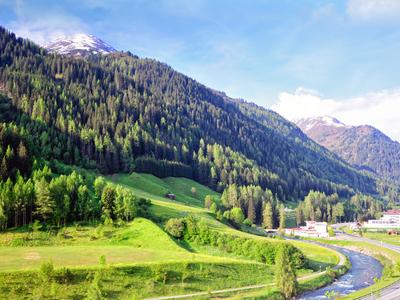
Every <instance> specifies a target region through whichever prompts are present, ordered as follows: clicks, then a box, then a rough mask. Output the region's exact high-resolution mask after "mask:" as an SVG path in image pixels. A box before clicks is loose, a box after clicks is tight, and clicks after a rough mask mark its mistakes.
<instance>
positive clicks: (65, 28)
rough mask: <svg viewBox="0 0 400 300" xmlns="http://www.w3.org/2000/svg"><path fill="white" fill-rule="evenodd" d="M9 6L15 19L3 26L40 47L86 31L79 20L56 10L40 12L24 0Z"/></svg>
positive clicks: (18, 0)
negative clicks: (58, 38)
mask: <svg viewBox="0 0 400 300" xmlns="http://www.w3.org/2000/svg"><path fill="white" fill-rule="evenodd" d="M0 1H3V0H0ZM4 1H8V0H4ZM6 4H7V2H6ZM9 5H10V6H11V8H12V10H13V11H14V13H15V15H16V18H15V20H13V21H11V22H10V23H8V24H3V25H5V26H6V27H7V29H9V30H11V31H13V32H14V33H15V34H16V35H17V36H20V37H23V38H28V39H30V40H32V41H34V42H36V43H38V44H40V45H44V44H45V43H47V42H49V41H51V40H54V39H55V38H56V37H59V36H64V35H71V34H73V33H78V32H86V31H87V26H86V25H85V24H83V23H82V22H81V21H80V19H78V18H76V17H74V16H72V15H68V14H65V13H64V12H62V11H59V10H57V9H52V10H50V9H49V10H46V11H41V10H39V9H38V8H37V7H34V5H33V6H32V3H30V2H26V1H24V0H16V1H12V3H9Z"/></svg>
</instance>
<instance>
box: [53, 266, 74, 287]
mask: <svg viewBox="0 0 400 300" xmlns="http://www.w3.org/2000/svg"><path fill="white" fill-rule="evenodd" d="M73 278H74V275H73V274H72V272H71V271H70V270H69V269H68V268H62V269H61V270H60V272H59V274H58V275H57V281H58V282H59V283H62V284H68V283H71V282H72V279H73Z"/></svg>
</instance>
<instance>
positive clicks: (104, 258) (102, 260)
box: [99, 255, 106, 266]
mask: <svg viewBox="0 0 400 300" xmlns="http://www.w3.org/2000/svg"><path fill="white" fill-rule="evenodd" d="M99 264H100V265H101V266H105V265H106V257H105V256H104V255H100V257H99Z"/></svg>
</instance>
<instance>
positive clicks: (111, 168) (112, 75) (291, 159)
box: [0, 29, 377, 201]
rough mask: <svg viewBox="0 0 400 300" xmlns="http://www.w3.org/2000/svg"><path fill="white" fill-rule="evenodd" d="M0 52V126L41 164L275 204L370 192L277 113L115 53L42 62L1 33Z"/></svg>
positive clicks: (363, 178) (362, 177) (43, 55)
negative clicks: (185, 183)
mask: <svg viewBox="0 0 400 300" xmlns="http://www.w3.org/2000/svg"><path fill="white" fill-rule="evenodd" d="M0 49H1V52H0V53H1V55H0V87H2V90H3V91H4V94H5V96H3V97H2V99H0V100H1V101H2V103H0V104H1V105H2V106H3V107H4V109H3V111H2V112H3V114H0V121H1V122H9V123H10V122H12V123H13V124H16V126H19V127H21V128H23V132H25V133H28V135H29V137H30V143H31V144H32V145H33V146H32V149H34V150H33V152H34V153H35V155H37V156H40V157H43V158H44V159H46V160H50V161H54V160H61V161H64V162H66V163H69V164H75V165H80V166H83V167H85V168H97V169H98V170H100V171H101V172H103V173H108V174H110V173H117V172H130V171H132V170H136V171H141V172H148V173H153V174H155V175H157V176H159V177H166V176H181V177H182V176H183V177H188V178H192V179H195V180H196V181H198V182H200V183H203V184H206V185H208V186H209V187H211V188H213V189H215V190H218V191H222V190H223V189H224V188H225V187H227V186H228V185H229V184H232V183H235V184H237V185H238V186H250V185H254V186H259V187H260V188H262V189H266V188H268V189H270V190H271V191H272V193H273V194H275V195H276V196H277V197H278V198H279V199H281V200H294V201H297V200H299V199H302V198H303V197H304V196H305V195H307V194H308V192H309V191H310V190H318V191H321V192H325V193H326V194H332V193H335V192H337V193H338V194H339V195H340V196H342V197H348V196H350V195H352V194H353V193H355V192H363V193H372V194H374V193H376V192H377V182H376V179H375V178H373V177H371V176H370V175H368V174H366V173H364V172H361V171H359V170H357V169H355V168H353V167H352V166H350V165H349V164H347V163H346V162H344V161H343V160H342V159H340V158H338V157H337V156H336V155H334V154H333V153H331V152H329V151H328V150H327V149H325V148H324V147H321V146H320V145H318V144H317V143H315V142H314V141H312V140H311V139H310V138H308V137H307V136H306V135H305V134H304V133H303V132H302V131H301V130H300V129H299V128H298V127H297V126H295V125H294V124H293V123H291V122H289V121H288V120H286V119H284V118H283V117H281V116H280V115H278V114H277V113H275V112H272V111H269V110H267V109H264V108H261V107H259V106H257V105H255V104H252V103H247V102H245V101H241V100H236V99H232V98H229V97H227V96H226V95H225V94H224V93H221V92H217V91H215V90H212V89H210V88H208V87H206V86H204V85H202V84H200V83H198V82H196V81H195V80H193V79H191V78H189V77H187V76H185V75H183V74H181V73H179V72H177V71H175V70H173V69H172V68H171V67H169V66H168V65H166V64H164V63H160V62H158V61H155V60H152V59H142V58H139V57H137V56H134V55H132V54H130V53H122V52H114V53H110V54H109V55H91V56H87V57H85V59H76V58H74V57H71V56H65V55H49V54H48V53H47V52H46V51H44V50H43V49H42V48H40V47H38V46H36V45H35V44H33V43H30V42H28V41H26V40H23V39H19V38H16V37H15V35H14V34H12V33H9V32H7V31H6V30H4V29H2V30H0ZM1 101H0V102H1ZM1 116H3V119H1Z"/></svg>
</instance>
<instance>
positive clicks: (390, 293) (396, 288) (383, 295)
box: [332, 224, 400, 300]
mask: <svg viewBox="0 0 400 300" xmlns="http://www.w3.org/2000/svg"><path fill="white" fill-rule="evenodd" d="M348 225H351V224H335V225H332V227H333V228H335V232H336V234H337V235H338V237H339V239H341V240H343V239H345V240H350V241H360V242H368V243H370V244H374V245H377V246H379V247H385V248H387V249H390V250H393V251H396V252H398V253H400V246H395V245H391V244H388V243H385V242H382V241H377V240H372V239H369V238H365V237H360V236H356V235H352V234H348V233H345V232H343V231H341V230H339V228H340V227H342V226H348ZM358 299H362V300H367V299H368V300H375V299H381V300H399V299H400V280H398V281H396V282H395V283H393V284H391V285H390V286H387V287H386V288H383V289H382V290H380V292H379V294H378V295H369V296H365V297H361V298H358Z"/></svg>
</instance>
